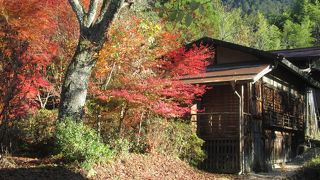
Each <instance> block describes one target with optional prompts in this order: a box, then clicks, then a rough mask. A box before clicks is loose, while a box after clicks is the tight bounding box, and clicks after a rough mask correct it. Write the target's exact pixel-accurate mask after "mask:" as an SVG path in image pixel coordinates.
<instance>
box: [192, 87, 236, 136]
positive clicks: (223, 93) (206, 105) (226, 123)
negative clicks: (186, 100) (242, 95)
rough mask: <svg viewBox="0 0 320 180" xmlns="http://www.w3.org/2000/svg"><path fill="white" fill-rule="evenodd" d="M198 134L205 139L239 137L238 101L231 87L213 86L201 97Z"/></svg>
mask: <svg viewBox="0 0 320 180" xmlns="http://www.w3.org/2000/svg"><path fill="white" fill-rule="evenodd" d="M199 108H200V110H202V111H203V112H202V113H200V114H202V115H201V117H200V119H201V120H200V121H198V134H199V135H200V136H201V137H203V138H205V139H212V138H237V137H238V136H239V99H238V97H237V96H236V95H235V94H234V91H233V89H232V87H231V85H221V86H214V87H212V89H210V90H208V91H207V92H206V94H205V95H204V96H203V98H202V101H201V105H200V107H199Z"/></svg>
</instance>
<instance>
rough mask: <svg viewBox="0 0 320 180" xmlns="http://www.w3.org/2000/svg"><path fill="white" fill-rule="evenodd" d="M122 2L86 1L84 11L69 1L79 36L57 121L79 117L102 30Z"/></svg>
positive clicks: (67, 73) (63, 88)
mask: <svg viewBox="0 0 320 180" xmlns="http://www.w3.org/2000/svg"><path fill="white" fill-rule="evenodd" d="M99 2H101V7H100V9H99V6H98V5H99ZM124 2H125V0H101V1H100V0H90V6H89V7H90V8H89V10H88V12H85V10H84V8H83V6H82V4H81V1H79V0H69V4H70V5H71V7H72V9H73V11H74V12H75V14H76V15H77V18H78V22H79V26H80V38H79V42H78V46H77V49H76V52H75V54H74V56H73V58H72V60H71V62H70V64H69V66H68V69H67V72H66V75H65V79H64V82H63V85H62V90H61V99H60V107H59V119H60V120H62V119H65V118H67V117H70V118H72V119H73V120H76V121H80V120H81V119H82V115H83V113H84V105H85V101H86V97H87V89H88V82H89V79H90V76H91V72H92V68H93V67H94V66H95V64H96V56H97V54H98V52H99V51H100V49H101V48H102V45H103V43H104V42H105V40H106V38H107V37H106V36H105V34H106V32H107V31H108V29H109V27H110V25H111V23H112V21H113V19H114V18H115V16H116V15H117V14H118V11H119V10H120V9H121V8H122V7H123V5H124ZM98 12H99V13H98ZM97 14H99V15H98V16H97Z"/></svg>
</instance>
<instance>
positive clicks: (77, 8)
mask: <svg viewBox="0 0 320 180" xmlns="http://www.w3.org/2000/svg"><path fill="white" fill-rule="evenodd" d="M69 4H70V5H71V7H72V9H73V11H74V12H75V13H76V15H77V18H78V21H79V24H80V25H83V17H84V10H83V6H82V4H81V3H80V2H79V0H69Z"/></svg>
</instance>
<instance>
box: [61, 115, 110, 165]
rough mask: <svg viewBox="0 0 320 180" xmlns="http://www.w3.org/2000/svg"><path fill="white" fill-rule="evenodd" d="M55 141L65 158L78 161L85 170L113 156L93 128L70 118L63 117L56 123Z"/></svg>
mask: <svg viewBox="0 0 320 180" xmlns="http://www.w3.org/2000/svg"><path fill="white" fill-rule="evenodd" d="M56 142H57V147H58V150H59V152H60V153H61V154H62V156H63V157H64V159H65V160H67V161H69V162H79V163H80V165H81V166H82V167H83V168H84V169H86V170H90V169H91V168H92V165H94V164H96V163H99V162H102V161H104V160H109V159H111V157H112V156H113V152H112V151H111V150H110V148H109V146H107V145H105V144H103V143H102V142H101V139H100V137H99V136H98V135H97V133H96V132H95V131H94V130H93V129H91V128H89V127H87V126H85V125H84V124H83V123H77V122H74V121H73V120H72V119H65V120H64V121H62V122H59V123H58V124H57V130H56Z"/></svg>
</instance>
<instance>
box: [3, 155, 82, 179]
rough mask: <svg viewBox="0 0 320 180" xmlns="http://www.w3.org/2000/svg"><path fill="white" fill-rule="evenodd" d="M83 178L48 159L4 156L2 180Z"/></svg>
mask: <svg viewBox="0 0 320 180" xmlns="http://www.w3.org/2000/svg"><path fill="white" fill-rule="evenodd" d="M43 179H46V180H65V179H66V180H67V179H68V180H69V179H70V180H76V179H77V180H78V179H79V180H82V179H86V178H84V177H83V176H82V175H81V174H80V173H76V172H73V171H71V170H68V169H67V168H64V167H62V166H58V165H56V164H54V163H52V162H50V161H48V160H46V159H42V160H40V159H36V158H23V157H2V158H0V180H43Z"/></svg>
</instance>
